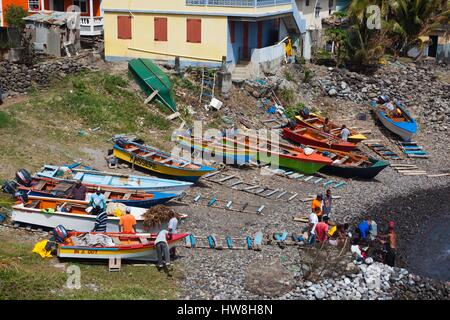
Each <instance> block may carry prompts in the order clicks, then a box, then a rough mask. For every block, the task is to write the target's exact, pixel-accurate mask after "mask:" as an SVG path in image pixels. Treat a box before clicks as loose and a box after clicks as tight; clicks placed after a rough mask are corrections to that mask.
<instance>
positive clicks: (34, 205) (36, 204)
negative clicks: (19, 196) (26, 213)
mask: <svg viewBox="0 0 450 320" xmlns="http://www.w3.org/2000/svg"><path fill="white" fill-rule="evenodd" d="M40 202H41V200H34V201H33V202H31V203H30V204H29V205H27V206H26V207H27V208H35V209H36V207H37V206H38V204H39V203H40Z"/></svg>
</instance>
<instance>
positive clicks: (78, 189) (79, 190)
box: [72, 180, 86, 201]
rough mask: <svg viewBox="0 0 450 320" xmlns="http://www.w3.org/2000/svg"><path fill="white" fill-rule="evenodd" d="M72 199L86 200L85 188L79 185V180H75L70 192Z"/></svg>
mask: <svg viewBox="0 0 450 320" xmlns="http://www.w3.org/2000/svg"><path fill="white" fill-rule="evenodd" d="M72 197H73V198H74V199H75V200H83V201H84V200H86V187H85V186H84V185H83V184H82V183H81V180H77V182H76V184H75V187H74V188H73V190H72Z"/></svg>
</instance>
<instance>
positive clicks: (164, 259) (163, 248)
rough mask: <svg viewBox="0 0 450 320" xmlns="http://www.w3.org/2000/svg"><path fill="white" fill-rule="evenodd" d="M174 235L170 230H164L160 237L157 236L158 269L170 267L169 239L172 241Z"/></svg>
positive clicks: (159, 234)
mask: <svg viewBox="0 0 450 320" xmlns="http://www.w3.org/2000/svg"><path fill="white" fill-rule="evenodd" d="M171 238H172V234H171V233H170V232H169V230H168V229H162V230H161V231H160V232H159V233H158V235H157V236H156V240H155V245H156V253H157V255H158V267H159V268H162V267H164V266H167V267H169V266H170V253H169V244H168V243H167V239H169V240H170V239H171Z"/></svg>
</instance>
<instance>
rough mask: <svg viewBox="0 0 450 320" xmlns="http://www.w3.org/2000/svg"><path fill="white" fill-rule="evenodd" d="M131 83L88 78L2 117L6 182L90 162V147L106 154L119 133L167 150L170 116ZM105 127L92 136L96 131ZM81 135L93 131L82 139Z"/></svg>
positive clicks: (1, 167)
mask: <svg viewBox="0 0 450 320" xmlns="http://www.w3.org/2000/svg"><path fill="white" fill-rule="evenodd" d="M128 81H129V80H128V79H127V78H125V77H121V76H118V75H109V74H106V73H102V72H94V73H84V74H80V75H77V76H72V77H70V78H66V79H65V80H64V81H60V82H55V83H53V84H52V85H51V86H50V90H45V91H35V92H34V93H32V94H31V96H30V98H29V99H28V100H26V101H25V102H21V103H18V104H14V105H9V106H8V107H6V108H4V109H3V110H1V112H0V144H1V145H2V147H1V152H0V178H4V179H6V178H12V176H13V175H14V171H15V170H17V169H19V168H21V167H25V168H27V169H28V170H30V171H34V170H35V169H37V168H39V167H40V166H41V165H42V164H44V163H64V162H72V161H74V159H82V160H84V161H86V162H87V163H88V161H90V160H91V161H92V160H93V159H92V156H90V155H89V154H87V153H86V151H85V149H84V148H86V147H88V148H92V149H99V150H104V155H106V152H107V149H108V148H111V147H112V145H111V144H110V143H108V142H107V140H108V139H109V138H110V137H111V136H112V135H114V134H118V133H133V134H135V135H138V136H140V137H142V138H144V139H145V140H146V141H147V142H148V143H150V144H153V145H155V146H156V147H160V148H163V147H167V146H166V145H167V142H168V140H169V139H170V132H171V131H172V129H173V128H172V127H171V123H170V122H169V121H167V120H166V119H165V116H166V115H165V114H162V112H161V111H160V110H159V108H158V107H157V106H154V105H147V106H146V105H143V103H142V98H141V97H140V96H139V95H137V94H136V93H135V92H134V91H133V90H132V89H131V88H130V87H129V84H128ZM97 127H100V130H98V131H95V132H91V131H90V129H93V128H97ZM80 131H84V132H87V133H88V134H87V135H81V134H80Z"/></svg>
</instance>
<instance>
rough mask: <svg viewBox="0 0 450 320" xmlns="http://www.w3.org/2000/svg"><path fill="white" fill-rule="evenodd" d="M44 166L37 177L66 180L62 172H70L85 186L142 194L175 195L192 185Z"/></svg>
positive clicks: (153, 178) (144, 177)
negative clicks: (165, 193) (133, 191)
mask: <svg viewBox="0 0 450 320" xmlns="http://www.w3.org/2000/svg"><path fill="white" fill-rule="evenodd" d="M65 168H66V169H67V170H65V169H64V167H58V166H52V165H45V166H44V168H42V169H41V170H40V171H39V172H37V173H36V175H37V176H38V177H47V178H52V179H56V180H59V181H62V180H67V178H63V173H64V171H68V170H70V171H71V173H72V177H71V178H70V179H72V180H81V182H82V183H83V184H84V185H86V186H99V187H102V188H103V187H105V188H108V187H112V188H117V189H123V190H137V191H143V192H167V193H174V194H176V195H178V194H180V193H182V192H183V191H185V190H186V189H187V188H189V187H190V186H191V185H192V183H191V182H186V181H177V180H169V179H160V178H155V177H146V176H135V175H122V174H115V173H109V172H103V171H95V170H82V169H69V168H67V167H65Z"/></svg>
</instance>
